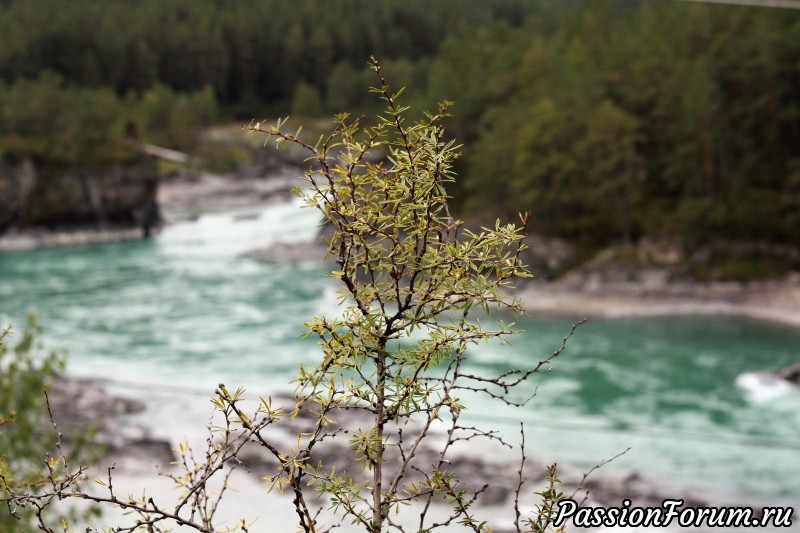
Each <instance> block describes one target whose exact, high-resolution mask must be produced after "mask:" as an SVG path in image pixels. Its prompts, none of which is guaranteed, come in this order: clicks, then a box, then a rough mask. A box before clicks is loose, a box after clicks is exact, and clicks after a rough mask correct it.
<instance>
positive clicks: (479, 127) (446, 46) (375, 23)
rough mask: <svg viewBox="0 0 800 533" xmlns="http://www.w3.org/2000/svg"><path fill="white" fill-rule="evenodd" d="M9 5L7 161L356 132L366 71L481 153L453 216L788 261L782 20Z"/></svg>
mask: <svg viewBox="0 0 800 533" xmlns="http://www.w3.org/2000/svg"><path fill="white" fill-rule="evenodd" d="M4 5H5V7H4V9H3V10H0V80H2V82H3V83H2V84H0V114H2V115H3V116H2V121H0V154H7V155H9V156H11V157H15V156H17V155H20V154H23V155H24V154H29V155H32V156H34V157H41V158H50V159H52V160H58V161H67V162H73V161H81V162H86V161H94V162H100V163H102V162H104V161H108V160H113V161H119V160H121V159H124V158H125V157H126V156H127V155H129V152H128V151H126V150H127V148H126V146H127V145H126V144H125V143H121V142H120V140H121V138H122V133H123V132H124V131H126V127H127V126H129V125H130V124H133V125H135V126H136V129H137V130H138V134H139V139H140V140H147V141H149V142H153V143H155V144H163V145H166V146H169V147H172V148H178V149H183V150H190V149H193V148H194V143H195V132H193V131H192V129H193V128H196V127H200V126H203V125H205V124H208V122H209V120H211V118H213V117H214V116H215V115H216V114H217V106H219V108H220V109H222V110H224V111H225V112H226V113H227V114H228V115H234V116H247V117H250V116H253V114H256V113H261V112H262V110H264V109H269V110H275V109H280V110H282V111H285V110H291V112H292V114H301V115H316V114H318V113H321V112H325V111H330V112H339V111H341V110H343V109H350V110H352V111H354V112H360V113H371V112H372V111H374V110H375V107H374V102H373V101H372V100H371V99H369V98H365V94H364V91H363V90H362V87H363V86H364V80H366V79H367V77H368V76H369V75H370V73H369V69H368V68H367V66H366V65H365V62H364V59H365V57H367V56H368V55H369V54H374V55H379V56H380V57H382V58H384V61H385V65H384V67H385V70H386V72H387V74H388V75H390V76H391V77H392V78H393V79H397V80H398V83H399V84H401V85H406V86H408V87H410V88H411V89H410V90H411V91H412V92H410V93H409V94H408V95H407V98H409V99H410V100H411V101H412V102H413V103H414V104H415V108H419V109H425V108H432V107H433V105H435V102H436V101H438V99H440V98H441V97H445V98H447V99H449V100H453V101H456V102H458V113H457V117H453V118H451V119H449V121H448V131H449V132H450V134H451V135H453V137H455V138H458V139H460V140H461V141H462V142H465V143H467V144H469V145H470V146H474V147H475V149H474V150H473V151H471V153H470V154H469V156H468V157H465V158H464V159H463V160H461V161H459V162H457V163H455V165H456V169H457V170H458V172H459V173H460V174H461V175H462V176H463V177H464V179H463V181H462V182H461V183H460V184H455V185H454V186H453V188H452V191H451V194H452V195H453V196H454V198H453V206H454V209H456V210H458V211H459V213H460V214H462V215H464V216H469V217H470V218H479V219H482V220H484V221H490V220H492V219H493V218H494V217H495V216H496V214H497V213H496V209H497V208H499V209H500V211H501V213H503V214H504V215H506V216H513V215H514V214H515V213H517V212H518V211H519V210H521V209H530V210H532V211H533V212H534V213H535V214H536V218H535V221H536V228H537V232H540V233H544V234H550V235H556V236H561V237H566V238H569V239H573V240H578V241H581V242H580V243H578V244H579V245H580V246H588V247H598V246H605V245H608V244H610V243H614V242H616V241H630V240H636V239H638V238H640V237H643V236H648V237H655V238H662V237H667V238H677V239H679V240H681V241H683V242H685V243H687V244H689V245H690V246H692V245H695V244H697V243H702V242H705V241H707V240H708V239H720V238H722V239H729V240H730V239H740V240H767V241H773V242H785V243H793V244H795V245H798V244H800V240H799V239H800V237H798V232H797V231H795V230H794V228H795V227H796V226H797V223H798V220H800V193H798V190H797V187H796V184H795V185H793V183H795V182H796V179H794V178H793V177H792V176H796V174H797V168H798V157H797V146H798V145H800V107H799V105H798V101H800V92H798V87H800V70H799V69H798V67H797V61H796V58H797V57H798V56H799V55H800V44H798V43H800V15H798V14H797V12H796V11H790V10H778V9H767V8H747V7H742V6H721V5H698V4H696V3H692V4H689V3H684V2H643V1H633V0H593V1H585V0H573V1H570V2H563V1H556V0H543V1H537V2H525V1H523V0H498V1H493V2H467V1H465V0H442V1H439V2H434V3H431V2H426V1H424V0H384V1H382V2H371V1H368V0H333V1H332V2H329V3H328V4H327V5H326V9H319V6H318V4H317V3H316V2H314V1H313V0H299V1H296V2H292V3H291V4H287V3H286V2H282V1H281V0H265V1H261V2H255V3H254V2H246V1H243V0H232V1H230V2H224V3H223V2H219V1H217V0H192V1H189V0H179V1H174V2H160V1H158V0H139V1H137V2H125V1H122V0H114V1H101V0H73V1H72V2H71V7H70V9H60V5H57V1H56V0H26V1H21V0H15V1H10V2H6V3H5V4H4ZM41 13H53V16H52V17H49V18H48V19H47V21H46V23H44V22H43V19H42V18H41V16H40V14H41ZM43 73H44V74H43ZM48 73H50V74H48ZM61 93H63V94H61ZM191 95H194V96H191ZM120 108H124V110H122V109H120ZM763 205H767V206H769V207H768V208H764V207H762V206H763ZM773 206H774V208H773ZM609 212H612V213H613V216H606V215H607V214H608V213H609Z"/></svg>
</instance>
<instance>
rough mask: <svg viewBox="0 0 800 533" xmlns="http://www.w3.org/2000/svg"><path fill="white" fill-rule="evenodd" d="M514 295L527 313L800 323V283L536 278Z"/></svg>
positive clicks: (793, 281)
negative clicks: (595, 281) (713, 317)
mask: <svg viewBox="0 0 800 533" xmlns="http://www.w3.org/2000/svg"><path fill="white" fill-rule="evenodd" d="M518 296H519V297H520V298H521V299H522V302H523V306H524V307H525V309H526V310H527V311H528V312H529V313H530V314H552V315H565V316H580V317H584V316H585V317H599V318H621V317H635V316H666V315H725V316H741V317H746V318H752V319H756V320H768V321H771V322H777V323H782V324H787V325H791V326H797V327H800V283H798V281H797V280H796V279H794V276H791V277H789V278H787V279H786V280H782V281H763V282H750V283H738V282H737V283H722V282H711V283H689V282H680V283H668V284H667V283H665V284H664V285H662V286H660V287H657V288H652V287H647V286H646V285H643V284H641V283H613V284H602V285H599V286H598V285H595V286H592V284H591V283H586V284H583V285H578V286H576V285H575V284H571V283H562V282H540V281H538V280H534V281H532V282H531V283H529V284H528V285H526V286H525V287H524V288H522V289H521V290H520V291H519V293H518Z"/></svg>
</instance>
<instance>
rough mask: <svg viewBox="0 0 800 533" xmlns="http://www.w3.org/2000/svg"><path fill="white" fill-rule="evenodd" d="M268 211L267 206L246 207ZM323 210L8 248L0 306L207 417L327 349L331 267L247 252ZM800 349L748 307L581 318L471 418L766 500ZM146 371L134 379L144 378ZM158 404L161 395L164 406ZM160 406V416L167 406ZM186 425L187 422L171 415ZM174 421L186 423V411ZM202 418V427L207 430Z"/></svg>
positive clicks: (782, 465)
mask: <svg viewBox="0 0 800 533" xmlns="http://www.w3.org/2000/svg"><path fill="white" fill-rule="evenodd" d="M252 213H257V214H258V217H257V218H255V219H252V218H249V217H242V216H241V215H242V214H252ZM315 232H316V215H315V213H314V212H313V211H310V210H304V209H299V208H298V206H297V204H286V205H277V206H271V207H264V208H258V209H247V210H238V211H235V212H225V213H210V214H205V215H202V216H200V217H199V218H198V219H196V220H194V221H190V222H181V223H176V224H173V225H171V226H168V227H167V228H165V230H164V231H163V232H162V234H161V235H160V236H159V237H158V238H156V239H153V240H150V241H142V242H132V243H115V244H101V245H92V246H85V247H76V248H61V249H49V250H38V251H31V252H18V253H8V254H3V255H0V316H3V318H4V320H3V321H4V322H5V321H7V320H10V321H12V322H13V323H14V324H15V325H19V324H21V323H22V321H23V317H24V315H25V313H26V312H27V311H28V310H35V311H36V312H37V314H38V316H39V319H40V322H41V323H42V325H43V326H44V328H45V336H46V339H47V341H48V345H49V346H51V347H55V346H59V347H63V348H65V349H66V350H67V351H68V353H69V369H70V372H71V373H73V374H76V375H81V376H93V377H103V378H108V379H111V380H115V381H117V382H119V386H120V387H127V388H128V389H129V390H134V391H137V392H138V393H139V394H141V395H142V396H144V397H146V398H149V399H151V400H152V401H153V402H156V403H155V405H160V404H159V402H162V401H167V400H157V401H156V400H153V398H159V394H161V395H167V396H169V397H170V398H171V399H170V400H168V401H169V402H171V409H167V410H163V411H158V410H156V411H157V412H155V413H151V415H150V416H151V417H152V419H153V421H154V423H165V424H166V423H167V420H165V418H169V417H173V416H175V415H174V413H176V412H183V413H193V415H195V417H194V418H192V417H186V418H185V420H183V422H184V423H183V424H181V423H180V422H181V421H179V423H178V424H177V426H176V427H177V429H178V430H180V431H183V430H185V431H192V429H191V425H190V424H189V422H188V420H194V419H200V420H203V419H204V417H205V413H207V412H208V408H209V403H208V401H207V398H208V397H209V396H210V395H211V393H212V391H213V388H214V387H215V386H216V384H217V383H220V382H224V383H226V384H228V385H229V386H236V385H244V386H246V387H247V388H248V389H249V390H250V391H252V392H257V393H259V394H265V393H269V392H270V391H276V390H289V389H290V385H289V384H288V382H289V380H290V379H292V378H293V376H294V375H295V372H296V369H297V366H298V364H299V363H301V362H311V361H314V360H315V358H316V357H317V354H318V351H317V348H316V345H315V344H314V343H313V342H305V341H300V340H299V338H298V335H299V334H300V333H301V332H302V331H303V322H304V321H305V320H308V319H310V318H311V317H312V316H314V315H315V314H320V313H328V314H331V313H334V312H336V306H337V297H336V293H335V289H334V287H333V285H332V282H331V280H329V279H327V278H325V277H324V275H325V273H326V272H327V271H328V270H329V267H326V266H325V265H323V264H321V263H298V264H280V263H264V262H258V261H255V260H253V259H249V258H244V257H241V255H240V254H241V253H242V252H245V251H247V250H249V249H252V248H255V247H258V246H263V245H266V244H269V243H270V242H275V241H277V240H289V241H308V240H311V239H313V238H314V235H315ZM573 322H574V321H572V320H568V319H541V318H533V319H524V320H522V321H518V327H519V329H522V330H524V332H523V333H520V334H519V335H518V336H516V337H514V338H513V339H512V345H511V346H499V345H491V344H490V345H480V346H476V347H474V348H472V349H471V350H470V357H471V360H472V363H471V364H472V365H474V369H475V370H480V371H482V372H498V371H505V370H508V369H510V368H517V367H526V366H528V365H530V364H532V363H535V362H536V361H538V360H540V359H543V358H544V357H546V356H547V355H548V354H550V353H551V352H552V351H553V350H554V349H556V348H557V347H558V346H559V345H560V344H561V338H562V337H563V336H564V335H565V334H566V333H567V332H568V331H569V329H570V327H571V325H572V324H573ZM799 359H800V331H797V330H794V329H790V328H787V327H782V326H775V325H771V324H765V323H759V322H750V321H745V320H741V319H734V318H715V317H669V318H647V319H624V320H613V321H611V320H595V321H592V322H590V323H588V324H586V325H583V326H581V327H580V328H578V331H577V332H576V334H575V335H574V336H573V337H572V339H570V341H569V343H568V346H567V349H566V350H565V351H564V352H563V353H562V354H561V356H560V357H559V358H558V359H556V360H555V361H554V363H553V365H552V367H553V369H552V371H548V372H543V373H541V374H539V375H537V376H535V378H534V379H533V380H532V382H531V384H530V385H529V386H527V388H525V389H524V390H522V391H520V394H521V396H520V398H521V397H522V395H523V394H524V395H528V394H530V393H532V392H533V391H534V389H535V388H536V387H538V389H537V390H538V392H537V396H536V398H534V400H533V401H532V402H531V403H530V404H528V405H527V406H526V407H524V408H521V409H516V410H515V409H510V408H505V407H504V406H502V405H498V404H497V403H496V402H490V401H487V400H485V399H483V398H478V399H470V398H465V401H470V400H471V403H469V406H470V408H469V409H468V411H467V416H468V417H471V419H472V420H473V421H475V422H477V423H491V424H493V425H495V426H497V427H499V428H500V429H501V430H503V431H504V432H505V433H506V434H507V435H508V436H509V438H510V439H511V440H516V439H517V434H518V432H519V426H518V421H519V420H520V419H522V420H524V421H525V428H526V434H527V443H528V449H529V451H530V453H531V454H532V455H534V456H535V457H537V458H540V459H542V460H547V461H552V460H558V461H566V462H570V463H575V464H578V465H580V466H583V467H588V466H591V465H592V464H594V463H596V462H598V461H600V460H602V459H605V458H607V457H610V456H611V455H613V454H615V453H616V452H619V451H621V450H624V449H625V448H627V447H632V450H631V451H630V452H628V453H627V454H626V455H625V456H624V457H622V458H620V459H618V460H617V461H615V462H614V463H612V464H611V465H609V466H608V467H606V468H608V469H611V470H614V469H622V470H631V469H632V470H642V471H646V472H648V473H649V475H651V476H652V477H654V478H656V479H658V480H660V481H661V482H663V483H664V486H665V487H674V490H675V491H677V493H676V496H678V497H680V496H681V494H680V491H685V490H689V489H692V488H693V489H695V490H705V489H709V490H712V491H714V492H715V493H719V494H729V495H732V496H735V497H747V498H755V499H759V500H760V499H764V500H769V499H774V498H781V499H783V498H786V499H791V498H792V497H794V498H795V499H796V497H797V495H799V494H800V391H798V390H797V389H794V388H792V387H787V386H786V385H785V384H782V383H780V382H777V381H774V380H769V379H765V378H763V377H762V376H760V375H759V374H757V373H758V372H760V371H763V370H765V369H773V368H778V367H781V366H785V365H788V364H791V363H794V362H797V361H798V360H799ZM131 385H133V388H132V389H131ZM151 405H152V404H151ZM159 417H161V418H159ZM170 424H173V423H172V422H170ZM173 425H174V424H173ZM197 429H198V430H199V431H202V427H201V428H197Z"/></svg>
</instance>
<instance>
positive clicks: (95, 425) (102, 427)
mask: <svg viewBox="0 0 800 533" xmlns="http://www.w3.org/2000/svg"><path fill="white" fill-rule="evenodd" d="M49 402H50V407H51V410H52V413H53V420H55V421H56V423H57V424H58V428H59V431H60V432H61V433H62V434H63V440H64V442H65V443H66V444H68V445H69V444H70V443H72V442H73V441H76V440H80V439H82V438H85V437H86V436H89V437H90V438H91V442H92V443H93V444H94V445H97V446H99V447H100V451H101V452H102V453H103V455H105V456H106V457H107V458H110V459H111V460H112V462H114V463H116V464H117V465H118V466H120V469H124V468H125V467H129V468H131V469H132V470H134V471H137V470H141V468H140V465H148V466H152V465H153V464H161V465H167V464H169V463H170V462H171V461H173V460H174V455H173V452H172V445H171V444H170V443H169V442H168V441H166V440H163V439H158V438H155V437H153V436H152V435H151V431H150V428H148V427H146V426H144V425H142V424H138V423H133V422H132V421H131V419H130V417H129V416H128V415H132V414H135V413H140V412H142V411H143V410H144V409H145V406H144V404H142V403H141V402H138V401H135V400H131V399H129V398H122V397H119V396H114V395H111V394H109V393H108V392H107V391H106V389H105V387H103V385H102V384H101V383H100V382H98V381H95V380H90V379H75V378H70V377H67V376H63V375H56V376H55V377H54V378H53V379H52V381H51V383H50V386H49Z"/></svg>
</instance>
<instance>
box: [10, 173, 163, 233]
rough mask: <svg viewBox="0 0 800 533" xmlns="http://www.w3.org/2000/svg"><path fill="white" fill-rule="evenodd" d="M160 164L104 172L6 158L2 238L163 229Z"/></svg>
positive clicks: (147, 231) (145, 231)
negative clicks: (16, 234)
mask: <svg viewBox="0 0 800 533" xmlns="http://www.w3.org/2000/svg"><path fill="white" fill-rule="evenodd" d="M157 193H158V178H157V172H156V167H155V162H154V161H153V160H152V159H150V158H140V159H138V160H136V161H133V162H131V163H129V164H125V165H123V164H115V165H113V166H111V167H109V168H106V169H102V170H93V169H89V168H85V167H78V166H73V167H67V168H61V167H57V166H54V165H45V164H38V163H37V162H35V161H34V160H32V159H25V160H23V161H21V162H12V161H8V160H0V236H1V235H3V234H5V233H8V232H9V231H12V230H14V229H16V230H23V231H24V230H36V229H46V230H62V231H63V230H66V231H69V230H76V229H100V230H108V229H121V228H134V227H135V228H139V229H140V230H141V232H142V233H143V234H144V235H145V236H147V235H149V234H150V232H151V231H152V230H153V229H154V228H155V227H157V226H158V224H159V222H160V214H159V208H158V203H157Z"/></svg>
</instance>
